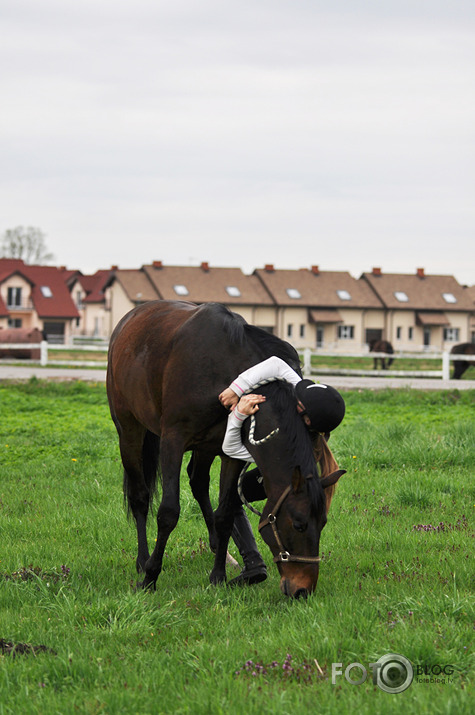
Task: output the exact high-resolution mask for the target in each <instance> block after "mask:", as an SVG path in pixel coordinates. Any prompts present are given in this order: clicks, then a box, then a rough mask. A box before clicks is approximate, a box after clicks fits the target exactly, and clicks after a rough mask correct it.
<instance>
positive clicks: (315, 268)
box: [312, 266, 320, 276]
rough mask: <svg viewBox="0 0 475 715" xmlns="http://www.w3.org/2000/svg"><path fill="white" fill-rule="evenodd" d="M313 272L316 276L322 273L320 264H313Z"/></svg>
mask: <svg viewBox="0 0 475 715" xmlns="http://www.w3.org/2000/svg"><path fill="white" fill-rule="evenodd" d="M312 273H313V275H314V276H318V275H319V274H320V269H319V267H318V266H312Z"/></svg>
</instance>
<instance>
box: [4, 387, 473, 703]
mask: <svg viewBox="0 0 475 715" xmlns="http://www.w3.org/2000/svg"><path fill="white" fill-rule="evenodd" d="M345 398H346V402H347V416H346V417H345V420H344V422H343V424H342V425H341V426H340V427H339V428H338V430H337V431H336V432H335V434H334V436H332V439H331V446H332V449H333V451H334V453H335V455H336V456H337V458H338V461H339V463H340V464H341V466H342V467H344V468H346V469H347V470H348V473H347V474H346V475H345V476H344V477H342V479H341V480H340V482H339V486H338V490H337V494H336V496H335V498H334V501H333V504H332V508H331V511H330V515H329V522H328V525H327V527H326V528H325V530H324V532H323V535H322V542H321V555H322V556H323V561H322V565H321V569H320V580H319V584H318V587H317V590H316V592H315V593H314V594H313V595H312V596H311V597H310V598H309V599H308V600H307V601H295V602H294V601H290V600H288V599H286V598H285V597H284V596H283V595H282V594H281V593H280V590H279V585H278V584H279V578H278V573H277V569H276V568H275V566H274V565H273V564H272V561H271V558H270V552H269V551H268V549H267V547H266V546H265V545H264V544H263V542H262V541H261V540H260V538H259V537H258V539H259V543H260V544H261V545H262V553H263V555H264V556H265V558H266V561H267V563H268V566H269V574H270V575H269V578H268V580H267V581H266V582H264V583H263V584H259V585H258V586H255V587H251V588H244V589H239V590H228V589H226V588H225V587H218V588H215V587H212V586H210V585H209V581H208V574H209V571H210V570H211V567H212V562H213V557H212V554H211V553H210V551H209V548H208V546H207V543H206V530H205V527H204V523H203V521H202V519H201V516H200V512H199V508H198V507H197V505H196V503H195V502H194V500H193V499H192V497H191V494H190V489H189V487H188V484H187V478H186V477H185V473H183V479H182V513H181V517H180V521H179V524H178V526H177V528H176V530H175V532H174V533H173V535H172V537H171V538H170V541H169V544H168V547H167V551H166V557H165V567H164V570H163V572H162V574H161V575H160V577H159V581H158V589H157V591H156V592H154V593H148V592H147V593H144V592H141V591H139V592H135V590H134V585H135V581H136V574H135V550H136V538H135V529H134V527H133V524H132V523H131V522H128V521H127V520H126V516H125V512H124V507H123V499H122V491H121V464H120V460H119V454H118V445H117V438H116V434H115V431H114V428H113V425H112V422H111V420H110V417H109V413H108V408H107V402H106V396H105V390H104V387H103V386H102V385H90V384H85V383H78V382H72V383H67V384H65V383H61V384H59V383H58V384H56V383H51V384H48V383H46V382H42V381H37V380H33V381H31V382H30V383H27V384H19V385H14V384H7V383H4V384H2V385H0V404H1V410H2V420H1V423H0V467H1V480H0V540H1V541H0V543H1V544H2V549H1V554H0V559H1V561H0V638H3V639H4V640H5V641H9V642H12V643H14V644H21V643H24V644H25V643H26V644H30V645H45V646H46V647H47V648H49V649H52V650H53V651H54V652H55V653H52V652H37V653H36V654H33V653H30V654H28V653H26V654H18V655H17V656H16V657H12V655H11V654H10V655H9V654H5V655H3V656H0V714H2V715H3V713H9V714H10V713H11V714H13V713H15V715H17V714H18V713H48V715H49V714H50V713H61V714H69V713H127V714H128V713H141V714H142V713H144V714H148V713H151V714H152V713H153V714H156V713H167V714H168V713H190V714H193V715H194V714H195V713H198V714H200V713H203V714H204V713H211V714H215V713H216V714H218V713H226V714H228V713H230V714H231V715H234V714H235V713H236V715H240V714H241V713H248V712H250V713H279V714H280V713H282V714H284V713H285V714H286V713H289V714H290V713H292V714H294V713H296V712H318V713H351V712H358V713H361V714H365V713H380V712H384V713H400V712H401V711H405V712H407V713H421V712H422V713H424V712H430V713H454V715H455V713H457V714H458V713H469V712H472V711H473V633H474V630H473V629H474V624H473V622H474V617H473V616H474V614H473V599H472V596H471V594H472V592H473V580H472V579H473V509H474V504H475V487H474V483H473V455H474V447H475V444H474V430H473V407H474V398H475V395H474V393H473V392H472V391H462V392H460V393H459V392H456V391H454V392H447V393H445V392H414V391H383V392H370V391H363V392H356V391H355V392H348V393H346V394H345ZM215 472H216V470H215ZM216 482H217V474H216V473H215V474H214V479H213V485H212V496H213V500H214V503H216V494H217V486H216ZM250 518H251V521H252V523H253V525H254V527H255V532H256V533H257V521H256V520H257V517H255V516H254V515H251V517H250ZM155 535H156V534H155V532H154V529H153V523H151V524H150V529H149V536H150V541H151V542H153V539H154V538H155ZM233 553H234V555H235V556H236V557H237V556H238V554H237V553H236V552H235V551H234V552H233ZM232 575H234V574H233V572H232V571H230V576H232ZM386 653H398V654H402V655H404V656H406V657H407V658H409V659H410V660H411V662H412V663H413V664H414V665H416V666H419V667H422V666H426V667H433V666H434V665H442V666H444V665H451V666H453V669H454V672H453V675H451V676H450V679H451V681H453V682H445V683H442V682H432V683H430V682H429V683H426V682H416V681H414V683H413V684H412V685H411V686H410V688H409V689H408V690H406V691H405V692H404V693H401V694H397V695H395V694H388V693H385V692H383V691H382V690H380V689H379V688H378V687H377V686H376V685H373V684H372V682H371V678H369V679H368V680H367V681H366V682H365V683H364V684H362V685H359V686H356V685H352V684H350V683H348V682H347V681H346V680H345V679H344V677H338V678H337V679H336V684H335V685H332V683H331V671H332V663H334V662H335V663H342V664H343V666H342V668H343V670H344V669H345V667H346V666H348V665H349V664H351V663H353V662H359V663H361V664H362V665H364V666H365V667H366V668H367V669H368V670H369V663H371V662H375V661H377V660H378V658H380V657H381V656H383V655H385V654H386ZM249 661H252V663H250V662H249ZM315 661H317V662H318V665H319V667H320V669H321V671H322V673H323V676H322V675H321V674H320V673H319V670H318V669H317V665H316V663H315ZM246 663H248V665H247V666H246V665H245V664H246ZM264 666H267V668H264ZM283 666H285V667H283ZM356 675H357V674H355V675H354V676H353V677H356ZM419 677H421V676H419ZM446 677H447V676H446ZM439 679H440V676H439Z"/></svg>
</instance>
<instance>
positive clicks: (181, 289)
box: [173, 285, 189, 295]
mask: <svg viewBox="0 0 475 715" xmlns="http://www.w3.org/2000/svg"><path fill="white" fill-rule="evenodd" d="M173 290H174V291H175V293H176V294H177V295H188V293H189V291H188V288H187V287H186V286H184V285H176V286H173Z"/></svg>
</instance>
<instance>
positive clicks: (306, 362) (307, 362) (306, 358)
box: [303, 348, 312, 377]
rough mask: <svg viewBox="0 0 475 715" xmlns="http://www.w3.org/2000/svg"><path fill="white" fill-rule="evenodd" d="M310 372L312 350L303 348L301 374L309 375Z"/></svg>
mask: <svg viewBox="0 0 475 715" xmlns="http://www.w3.org/2000/svg"><path fill="white" fill-rule="evenodd" d="M311 373H312V351H311V350H310V348H304V350H303V374H304V377H305V375H311Z"/></svg>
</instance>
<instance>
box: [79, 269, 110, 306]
mask: <svg viewBox="0 0 475 715" xmlns="http://www.w3.org/2000/svg"><path fill="white" fill-rule="evenodd" d="M111 273H112V271H111V270H110V269H107V270H105V269H101V270H99V271H96V272H95V273H94V275H92V276H83V275H81V276H78V279H77V280H78V282H79V283H80V284H81V286H82V287H83V289H84V290H85V292H86V297H85V298H84V300H83V302H84V303H103V302H104V301H105V296H104V288H105V287H106V285H107V282H108V280H109V278H110V276H111Z"/></svg>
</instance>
